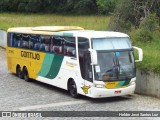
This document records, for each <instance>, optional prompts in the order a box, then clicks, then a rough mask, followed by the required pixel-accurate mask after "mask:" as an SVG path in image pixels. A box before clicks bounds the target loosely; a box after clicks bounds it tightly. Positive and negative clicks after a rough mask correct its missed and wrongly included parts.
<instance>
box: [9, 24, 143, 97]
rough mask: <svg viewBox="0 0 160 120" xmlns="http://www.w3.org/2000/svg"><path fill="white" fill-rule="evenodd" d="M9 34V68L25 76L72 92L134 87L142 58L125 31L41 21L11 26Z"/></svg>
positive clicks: (120, 91)
mask: <svg viewBox="0 0 160 120" xmlns="http://www.w3.org/2000/svg"><path fill="white" fill-rule="evenodd" d="M7 37H8V38H7V48H6V52H7V62H8V70H9V71H11V72H12V73H15V74H16V75H17V76H18V77H19V78H21V79H24V80H25V81H30V80H37V81H40V82H44V83H47V84H50V85H53V86H56V87H59V88H62V89H65V90H68V91H69V93H70V95H71V96H72V97H78V96H79V95H84V96H88V97H91V98H102V97H113V96H124V95H131V94H133V93H134V91H135V86H136V67H135V62H139V61H142V59H143V52H142V49H140V48H138V47H133V46H132V45H131V41H130V37H129V36H128V35H126V34H124V33H120V32H109V31H94V30H84V29H83V28H81V27H77V26H38V27H17V28H9V29H8V34H7ZM134 48H135V49H136V50H137V51H138V52H137V53H138V56H137V58H138V60H135V57H134V51H133V49H134Z"/></svg>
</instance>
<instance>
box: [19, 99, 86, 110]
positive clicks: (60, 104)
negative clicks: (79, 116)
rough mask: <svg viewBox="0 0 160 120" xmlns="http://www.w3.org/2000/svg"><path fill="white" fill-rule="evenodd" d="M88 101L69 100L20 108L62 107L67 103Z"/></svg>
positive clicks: (73, 103)
mask: <svg viewBox="0 0 160 120" xmlns="http://www.w3.org/2000/svg"><path fill="white" fill-rule="evenodd" d="M84 103H87V101H82V100H81V101H68V102H60V103H51V104H45V105H34V106H26V107H21V108H19V110H22V111H25V110H33V109H40V108H49V107H61V106H66V105H75V104H84Z"/></svg>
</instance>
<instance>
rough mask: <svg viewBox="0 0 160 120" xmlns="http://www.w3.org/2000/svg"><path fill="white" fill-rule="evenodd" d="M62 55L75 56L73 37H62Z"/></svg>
mask: <svg viewBox="0 0 160 120" xmlns="http://www.w3.org/2000/svg"><path fill="white" fill-rule="evenodd" d="M63 45H64V51H63V53H64V55H67V56H70V57H76V41H75V38H74V37H64V43H63Z"/></svg>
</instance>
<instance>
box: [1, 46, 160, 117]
mask: <svg viewBox="0 0 160 120" xmlns="http://www.w3.org/2000/svg"><path fill="white" fill-rule="evenodd" d="M0 111H83V112H84V111H97V112H99V111H106V114H107V111H160V99H157V98H153V97H149V96H143V95H138V94H134V95H133V96H123V97H112V98H101V99H92V98H88V97H85V96H81V97H80V98H79V99H74V98H72V97H70V95H69V93H68V92H67V91H65V90H62V89H59V88H56V87H54V86H51V85H47V84H44V83H41V82H38V81H33V82H25V81H24V80H22V79H19V78H18V77H17V76H16V75H14V74H12V73H10V72H9V71H8V70H7V62H6V53H5V50H4V49H2V48H0ZM95 113H96V112H95ZM159 113H160V112H159ZM66 114H67V113H66ZM87 114H88V113H87ZM104 114H105V113H104ZM159 116H160V114H159ZM0 119H3V118H0ZM5 119H6V118H5ZM8 119H9V118H8ZM15 119H17V118H15ZM24 119H27V118H24ZM37 119H40V118H37ZM42 119H53V118H51V117H50V118H42ZM54 119H61V120H64V119H66V120H69V119H73V120H75V119H88V120H92V119H98V120H101V119H110V120H112V119H115V120H116V119H122V120H126V119H127V120H128V119H131V120H134V119H137V120H139V119H142V120H160V117H138V118H135V117H127V118H126V117H105V118H104V117H94V118H92V117H76V118H75V117H63V118H61V117H54Z"/></svg>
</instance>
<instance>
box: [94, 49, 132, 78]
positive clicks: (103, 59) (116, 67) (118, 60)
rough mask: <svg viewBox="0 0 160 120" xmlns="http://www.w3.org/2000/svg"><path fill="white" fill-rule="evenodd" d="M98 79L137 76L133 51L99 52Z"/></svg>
mask: <svg viewBox="0 0 160 120" xmlns="http://www.w3.org/2000/svg"><path fill="white" fill-rule="evenodd" d="M97 55H98V64H97V65H96V66H95V79H96V80H127V79H131V78H133V77H135V65H134V56H133V51H123V52H107V51H103V52H102V51H100V52H97Z"/></svg>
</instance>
